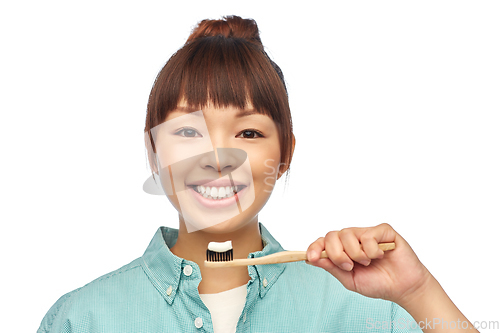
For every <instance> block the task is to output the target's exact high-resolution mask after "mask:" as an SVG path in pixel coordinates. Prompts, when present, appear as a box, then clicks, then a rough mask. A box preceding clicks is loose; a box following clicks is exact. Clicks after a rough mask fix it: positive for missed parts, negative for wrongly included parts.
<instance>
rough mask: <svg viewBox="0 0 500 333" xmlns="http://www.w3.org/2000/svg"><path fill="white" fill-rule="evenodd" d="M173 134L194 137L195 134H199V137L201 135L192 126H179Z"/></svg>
mask: <svg viewBox="0 0 500 333" xmlns="http://www.w3.org/2000/svg"><path fill="white" fill-rule="evenodd" d="M175 135H180V136H183V137H185V138H194V137H196V136H200V137H201V136H202V135H201V134H200V133H198V131H197V130H195V129H194V128H189V127H186V128H181V129H180V130H178V131H177V132H175Z"/></svg>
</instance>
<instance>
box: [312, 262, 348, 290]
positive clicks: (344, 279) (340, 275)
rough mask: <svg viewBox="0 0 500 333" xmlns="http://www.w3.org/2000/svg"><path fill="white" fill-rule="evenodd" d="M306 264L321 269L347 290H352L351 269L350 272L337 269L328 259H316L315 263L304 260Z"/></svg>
mask: <svg viewBox="0 0 500 333" xmlns="http://www.w3.org/2000/svg"><path fill="white" fill-rule="evenodd" d="M306 263H307V264H309V265H311V266H316V267H319V268H323V269H324V270H325V271H327V272H328V273H330V274H332V275H333V276H334V277H335V278H336V279H337V280H339V282H340V283H342V285H343V286H344V287H345V288H347V289H349V290H351V291H352V290H354V284H353V282H352V281H353V280H352V274H353V273H352V269H351V271H345V270H343V269H341V268H339V267H338V266H337V265H335V264H334V263H333V262H332V261H331V260H330V259H328V258H322V259H318V260H317V261H315V262H314V263H313V262H310V261H307V260H306Z"/></svg>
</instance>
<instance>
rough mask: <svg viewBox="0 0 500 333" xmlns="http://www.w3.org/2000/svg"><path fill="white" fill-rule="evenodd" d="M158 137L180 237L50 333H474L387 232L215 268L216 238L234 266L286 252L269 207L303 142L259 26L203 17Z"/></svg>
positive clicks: (159, 165)
mask: <svg viewBox="0 0 500 333" xmlns="http://www.w3.org/2000/svg"><path fill="white" fill-rule="evenodd" d="M145 139H146V140H145V142H146V147H147V149H148V153H149V161H150V165H151V168H152V171H153V176H154V177H153V178H152V179H153V180H157V179H158V185H160V188H161V190H162V191H163V192H164V193H165V194H166V195H167V197H168V199H169V200H170V202H171V203H172V204H173V205H174V207H175V208H176V209H177V211H178V212H179V229H178V230H177V229H172V228H165V227H161V228H159V229H158V231H157V233H156V234H155V236H154V238H153V239H152V241H151V243H150V245H149V246H148V248H147V249H146V252H145V253H144V255H143V256H142V257H141V258H138V259H136V260H134V261H133V262H131V263H130V264H128V265H125V266H124V267H122V268H120V269H118V270H116V271H114V272H111V273H109V274H107V275H104V276H102V277H100V278H98V279H96V280H95V281H93V282H91V283H89V284H87V285H86V286H84V287H82V288H80V289H77V290H75V291H73V292H70V293H68V294H66V295H64V296H63V297H61V298H60V299H59V300H58V301H57V302H56V304H54V306H53V307H52V308H51V309H50V310H49V312H48V313H47V315H46V316H45V318H44V320H43V322H42V324H41V326H40V328H39V332H200V331H206V332H212V331H215V332H235V331H237V332H336V331H341V332H360V331H363V332H364V331H370V330H375V331H382V332H391V331H402V332H408V331H420V329H422V330H424V331H430V330H433V331H436V332H437V331H445V330H446V329H447V328H450V327H452V325H453V327H456V325H457V323H459V325H461V326H460V327H464V325H465V326H467V327H468V328H471V327H472V325H471V323H470V322H468V321H467V319H466V318H465V317H464V316H463V314H461V312H460V311H459V310H458V309H457V308H456V307H455V306H454V304H453V303H452V302H451V300H450V299H449V298H448V296H447V295H446V293H445V292H444V291H443V289H442V288H441V287H440V285H439V283H438V282H437V281H436V280H435V279H434V277H433V276H432V275H431V274H430V273H429V271H428V270H427V269H426V268H425V267H424V266H423V265H422V263H420V261H419V260H418V258H417V257H416V255H415V253H414V252H413V251H412V249H411V248H410V246H409V245H408V243H406V241H405V240H404V239H403V238H402V237H401V236H400V235H399V234H397V233H396V231H394V230H393V229H392V227H391V226H389V225H387V224H383V225H378V226H376V227H372V228H347V229H343V230H340V231H332V232H329V233H328V234H327V235H326V236H325V237H320V238H319V239H318V240H317V241H315V242H314V243H312V244H311V245H310V246H309V248H308V251H307V258H308V260H307V263H308V264H309V265H306V264H305V263H304V262H297V263H287V264H273V265H254V266H248V267H238V268H206V267H205V266H204V265H203V261H204V260H205V253H206V251H207V247H208V244H209V242H223V241H227V240H231V241H232V244H233V251H234V258H247V257H252V258H253V257H262V256H265V255H268V254H272V253H275V252H279V251H283V249H282V248H281V246H280V244H279V243H278V242H277V241H276V240H275V239H274V238H273V237H272V236H271V235H270V233H269V232H268V231H267V230H266V229H265V227H264V226H263V225H262V224H260V223H259V220H258V213H259V212H260V210H261V209H262V208H263V207H264V205H265V204H266V202H267V200H268V199H269V197H270V194H271V192H272V189H273V186H274V184H275V182H276V180H277V179H279V178H280V177H281V176H282V175H283V173H285V172H288V171H289V166H290V163H291V160H292V156H293V151H294V146H295V137H294V135H293V132H292V122H291V116H290V110H289V105H288V96H287V92H286V88H285V83H284V79H283V75H282V73H281V70H280V69H279V67H278V66H277V65H276V64H275V63H274V62H273V61H272V60H270V59H269V57H268V56H267V54H266V53H265V51H264V49H263V46H262V43H261V41H260V38H259V34H258V29H257V25H256V23H255V22H254V21H253V20H245V19H241V18H240V17H236V16H233V17H227V18H225V19H223V20H205V21H202V22H200V24H199V25H198V27H197V28H195V30H194V31H193V33H192V34H191V36H190V37H189V38H188V40H187V42H186V44H185V46H184V47H183V48H181V49H180V50H179V51H178V52H177V53H176V54H174V55H173V56H172V57H171V59H170V60H169V61H168V62H167V64H166V65H165V67H164V68H163V69H162V70H161V71H160V73H159V75H158V77H157V79H156V82H155V84H154V86H153V89H152V91H151V94H150V99H149V103H148V114H147V118H146V128H145ZM156 176H158V177H156ZM150 185H151V184H147V185H146V188H147V190H148V191H151V190H152V188H151V187H149V186H150ZM296 232H300V230H296ZM381 242H394V243H395V244H396V248H395V249H394V250H393V251H389V252H386V253H384V252H383V251H381V250H379V248H378V245H377V243H381ZM360 244H361V245H362V248H361V247H360ZM323 250H325V251H326V252H327V254H328V258H323V259H320V258H319V255H320V252H321V251H323ZM313 266H317V267H313ZM318 267H319V268H318ZM332 275H333V276H332ZM351 291H354V293H353V292H351ZM436 319H439V320H440V322H439V325H438V323H437V321H436ZM445 323H446V324H445ZM452 323H453V324H452Z"/></svg>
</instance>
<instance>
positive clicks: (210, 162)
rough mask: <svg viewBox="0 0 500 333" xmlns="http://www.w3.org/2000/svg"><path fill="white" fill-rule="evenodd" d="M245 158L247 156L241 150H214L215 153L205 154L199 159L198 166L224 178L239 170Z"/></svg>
mask: <svg viewBox="0 0 500 333" xmlns="http://www.w3.org/2000/svg"><path fill="white" fill-rule="evenodd" d="M246 158H247V154H246V152H245V151H244V150H242V149H238V148H216V150H215V151H213V152H209V153H206V154H205V155H204V156H203V157H202V158H201V159H200V166H201V167H202V168H204V169H207V168H211V169H213V170H214V171H217V172H220V173H221V176H224V175H226V174H228V173H230V172H232V171H234V170H236V169H237V168H239V167H240V166H241V165H242V164H243V163H244V162H245V160H246ZM217 162H218V163H217Z"/></svg>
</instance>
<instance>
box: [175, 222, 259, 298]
mask: <svg viewBox="0 0 500 333" xmlns="http://www.w3.org/2000/svg"><path fill="white" fill-rule="evenodd" d="M257 221H258V220H257V216H256V217H255V219H253V220H252V221H251V222H249V223H247V224H246V225H244V226H243V227H241V228H240V229H238V230H235V231H232V232H228V233H209V232H205V231H204V230H198V231H195V232H190V233H188V232H187V229H186V225H185V223H184V221H183V219H182V217H179V222H180V223H179V236H178V238H177V242H176V243H175V245H174V246H172V248H171V249H170V250H171V251H172V253H173V254H175V255H176V256H178V257H181V258H184V259H187V260H190V261H194V262H195V263H196V264H198V266H199V267H200V273H201V276H202V280H201V282H200V284H199V285H198V291H199V292H200V294H213V293H218V292H222V291H225V290H229V289H232V288H236V287H239V286H241V285H244V284H246V283H247V282H248V280H249V279H250V277H249V275H248V267H247V266H242V267H228V268H206V267H205V266H204V264H203V263H204V261H205V259H206V252H207V248H208V243H210V242H225V241H228V240H231V241H232V244H233V258H234V259H244V258H247V257H248V254H249V253H251V252H255V251H261V250H262V248H263V247H262V238H261V235H260V230H259V224H258V222H257Z"/></svg>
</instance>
